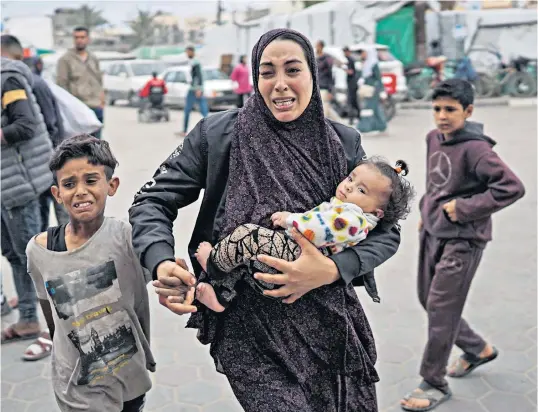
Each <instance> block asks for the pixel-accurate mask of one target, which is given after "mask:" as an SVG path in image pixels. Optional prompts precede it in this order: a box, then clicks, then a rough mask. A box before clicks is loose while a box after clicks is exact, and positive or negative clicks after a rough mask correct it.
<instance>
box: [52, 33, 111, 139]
mask: <svg viewBox="0 0 538 412" xmlns="http://www.w3.org/2000/svg"><path fill="white" fill-rule="evenodd" d="M73 39H74V44H75V47H74V48H73V49H70V50H69V51H67V52H66V53H65V54H64V55H63V56H62V58H61V59H60V60H59V61H58V69H57V78H56V83H57V84H58V86H60V87H62V88H64V89H65V90H67V91H68V92H69V93H71V94H72V95H73V96H75V97H76V98H77V99H79V100H80V101H82V102H84V103H85V104H86V106H88V107H89V108H90V109H92V110H93V112H94V113H95V115H96V116H97V119H98V120H99V121H100V122H101V123H103V118H104V114H103V109H104V107H105V91H104V89H103V74H102V73H101V69H100V67H99V60H97V57H96V56H95V55H94V54H93V53H91V52H89V51H88V50H87V47H88V44H89V42H90V32H89V30H88V29H87V28H86V27H77V28H75V29H74V30H73ZM94 136H95V137H97V138H101V130H99V131H98V132H95V133H94Z"/></svg>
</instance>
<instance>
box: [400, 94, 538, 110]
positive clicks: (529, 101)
mask: <svg viewBox="0 0 538 412" xmlns="http://www.w3.org/2000/svg"><path fill="white" fill-rule="evenodd" d="M474 106H475V107H502V106H505V107H535V106H537V101H536V98H534V97H533V98H521V99H488V100H485V99H484V100H476V101H475V104H474ZM431 108H432V106H431V102H404V103H399V105H398V109H401V110H410V109H419V110H430V109H431Z"/></svg>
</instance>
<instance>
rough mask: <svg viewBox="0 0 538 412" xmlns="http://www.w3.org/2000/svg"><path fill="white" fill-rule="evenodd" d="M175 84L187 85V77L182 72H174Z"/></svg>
mask: <svg viewBox="0 0 538 412" xmlns="http://www.w3.org/2000/svg"><path fill="white" fill-rule="evenodd" d="M176 82H178V83H187V76H186V75H185V73H183V72H176Z"/></svg>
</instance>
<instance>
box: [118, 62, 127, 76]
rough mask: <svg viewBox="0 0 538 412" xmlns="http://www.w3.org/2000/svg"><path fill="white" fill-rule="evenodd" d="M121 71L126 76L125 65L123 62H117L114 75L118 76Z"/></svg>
mask: <svg viewBox="0 0 538 412" xmlns="http://www.w3.org/2000/svg"><path fill="white" fill-rule="evenodd" d="M122 73H125V75H126V76H127V75H128V74H129V73H127V67H125V64H118V68H117V73H116V76H119V75H120V74H122Z"/></svg>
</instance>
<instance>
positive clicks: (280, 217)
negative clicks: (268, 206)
mask: <svg viewBox="0 0 538 412" xmlns="http://www.w3.org/2000/svg"><path fill="white" fill-rule="evenodd" d="M289 215H291V213H290V212H276V213H273V216H271V221H272V222H273V225H274V226H278V227H282V228H284V229H285V228H286V227H287V226H286V220H287V219H288V216H289Z"/></svg>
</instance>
